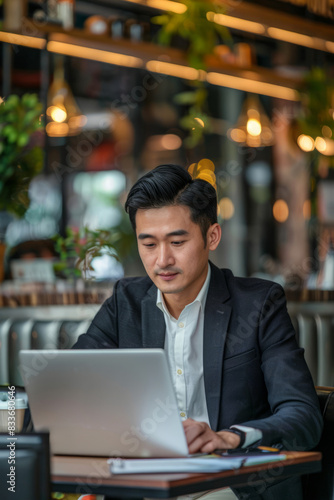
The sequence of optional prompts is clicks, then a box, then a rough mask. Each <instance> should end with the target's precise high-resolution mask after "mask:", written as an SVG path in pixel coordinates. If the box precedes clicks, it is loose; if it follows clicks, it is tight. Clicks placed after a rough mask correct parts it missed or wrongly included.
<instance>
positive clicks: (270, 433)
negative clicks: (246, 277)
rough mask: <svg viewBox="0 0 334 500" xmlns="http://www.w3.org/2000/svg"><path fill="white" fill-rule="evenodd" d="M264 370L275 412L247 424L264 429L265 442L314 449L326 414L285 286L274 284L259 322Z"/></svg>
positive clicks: (291, 447)
mask: <svg viewBox="0 0 334 500" xmlns="http://www.w3.org/2000/svg"><path fill="white" fill-rule="evenodd" d="M258 332H259V337H258V342H259V347H260V350H261V369H262V372H263V374H264V381H265V385H266V387H267V391H268V401H269V404H270V408H271V411H272V415H271V416H268V417H266V418H262V419H259V420H250V421H248V422H244V425H247V426H250V427H254V428H257V429H260V430H261V431H262V433H263V438H262V442H261V444H263V445H275V444H282V445H283V447H284V448H285V449H293V450H305V449H311V448H313V447H314V446H316V444H317V443H318V442H319V439H320V436H321V431H322V425H323V422H322V416H321V412H320V409H319V403H318V399H317V395H316V392H315V388H314V384H313V381H312V378H311V374H310V372H309V369H308V367H307V365H306V362H305V360H304V350H303V349H301V348H299V347H298V345H297V342H296V338H295V332H294V329H293V326H292V323H291V320H290V317H289V315H288V312H287V308H286V300H285V295H284V291H283V289H282V288H281V287H280V286H279V285H276V284H274V285H273V286H272V287H271V288H270V290H269V292H268V294H267V296H266V299H265V301H264V303H263V306H262V310H261V315H260V321H259V330H258Z"/></svg>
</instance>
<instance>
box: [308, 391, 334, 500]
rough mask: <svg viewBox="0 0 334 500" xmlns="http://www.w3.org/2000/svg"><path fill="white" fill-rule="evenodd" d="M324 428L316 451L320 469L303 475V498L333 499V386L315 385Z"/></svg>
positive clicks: (313, 499)
mask: <svg viewBox="0 0 334 500" xmlns="http://www.w3.org/2000/svg"><path fill="white" fill-rule="evenodd" d="M316 390H317V395H318V399H319V403H320V408H321V412H322V415H323V419H324V429H323V433H322V436H321V440H320V442H319V444H318V446H317V447H316V448H315V450H316V451H320V452H321V453H322V457H323V458H322V470H321V472H318V473H316V474H309V475H306V476H303V489H304V495H303V498H304V500H315V499H316V500H334V387H316Z"/></svg>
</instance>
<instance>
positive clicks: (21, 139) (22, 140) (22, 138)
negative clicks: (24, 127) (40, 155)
mask: <svg viewBox="0 0 334 500" xmlns="http://www.w3.org/2000/svg"><path fill="white" fill-rule="evenodd" d="M28 142H29V135H28V134H27V133H25V132H23V133H21V134H20V135H19V136H18V138H17V145H18V146H20V148H23V147H24V146H26V145H27V144H28Z"/></svg>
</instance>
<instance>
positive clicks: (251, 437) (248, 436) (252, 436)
mask: <svg viewBox="0 0 334 500" xmlns="http://www.w3.org/2000/svg"><path fill="white" fill-rule="evenodd" d="M230 429H231V430H232V429H233V430H237V431H240V432H243V433H244V436H245V440H244V442H243V444H240V445H239V447H240V448H247V447H248V446H252V445H254V444H258V443H259V442H260V441H261V439H262V431H260V429H254V427H248V426H246V425H232V426H231V427H230Z"/></svg>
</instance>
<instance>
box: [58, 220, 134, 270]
mask: <svg viewBox="0 0 334 500" xmlns="http://www.w3.org/2000/svg"><path fill="white" fill-rule="evenodd" d="M53 239H54V241H55V250H56V252H57V253H58V254H59V260H58V261H57V262H56V263H55V264H54V270H55V272H56V273H57V274H58V275H60V276H63V277H66V278H70V279H75V278H80V277H83V278H85V279H89V278H90V277H91V276H90V274H91V272H94V267H93V259H95V258H96V257H102V256H103V255H109V256H110V257H113V258H115V259H116V260H117V261H121V262H122V264H124V261H125V260H126V259H127V258H129V257H131V256H132V255H133V253H134V251H135V250H136V239H135V236H134V232H133V230H132V228H131V226H130V224H129V222H128V221H127V220H123V221H122V222H121V224H119V225H118V226H116V227H113V228H110V229H105V228H104V229H90V228H89V227H87V226H84V227H81V228H79V229H77V228H72V227H67V228H66V234H65V236H61V235H55V236H54V237H53Z"/></svg>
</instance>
